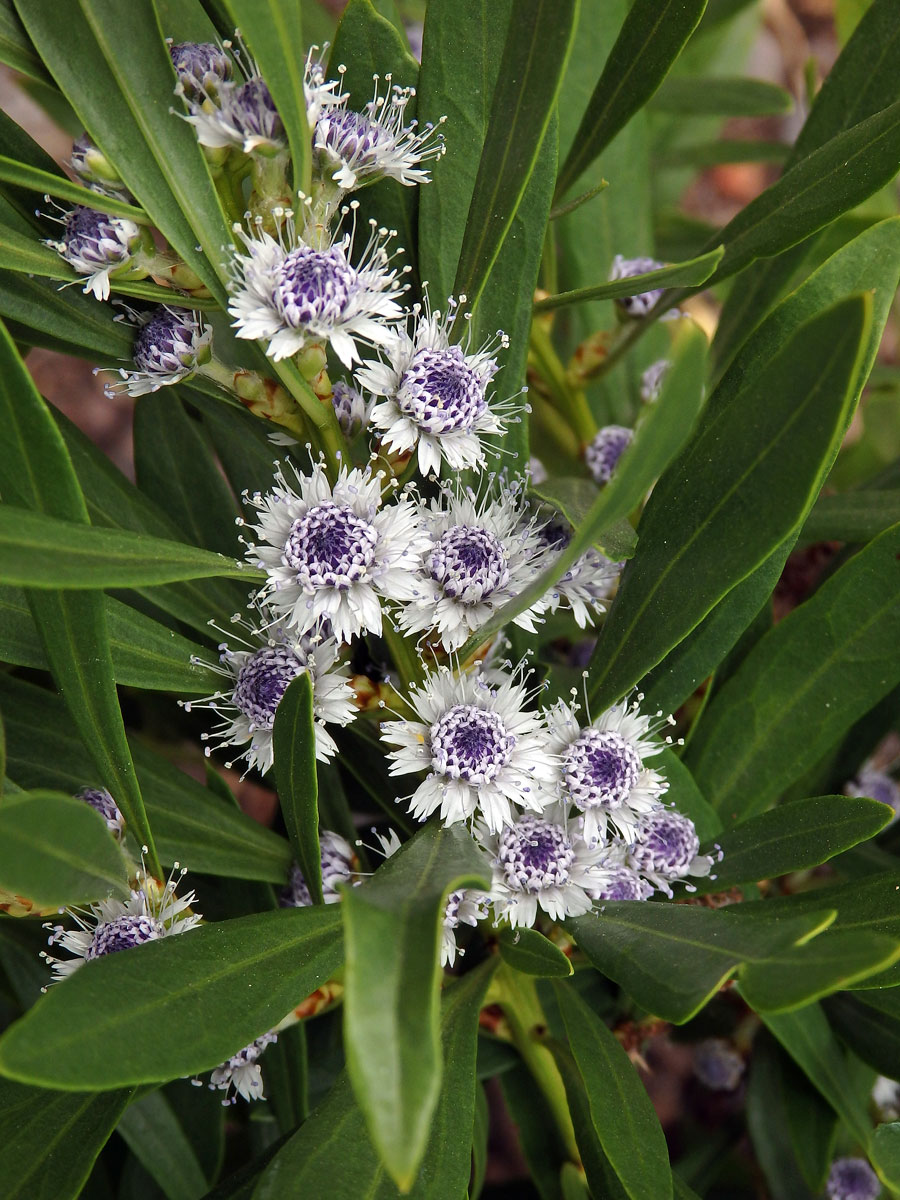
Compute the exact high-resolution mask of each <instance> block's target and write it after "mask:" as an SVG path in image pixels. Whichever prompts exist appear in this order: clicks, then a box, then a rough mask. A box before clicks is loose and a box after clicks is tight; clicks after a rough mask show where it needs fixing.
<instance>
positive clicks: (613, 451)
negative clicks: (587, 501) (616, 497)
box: [584, 425, 634, 483]
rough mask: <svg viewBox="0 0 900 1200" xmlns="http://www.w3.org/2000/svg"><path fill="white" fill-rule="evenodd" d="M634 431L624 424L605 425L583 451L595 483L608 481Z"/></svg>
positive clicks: (628, 444)
mask: <svg viewBox="0 0 900 1200" xmlns="http://www.w3.org/2000/svg"><path fill="white" fill-rule="evenodd" d="M633 437H634V433H633V431H632V430H630V429H626V428H625V426H624V425H606V426H605V427H604V428H603V429H601V430H600V432H599V433H598V434H597V436H596V437H595V438H594V440H593V441H592V442H591V444H590V445H589V446H588V448H587V449H586V450H585V452H584V461H585V462H586V463H587V467H588V470H589V471H590V473H591V474H592V475H593V477H594V479H595V480H596V481H597V483H608V482H609V480H610V477H611V476H612V473H613V471H614V470H615V469H616V464H617V463H618V461H619V459H620V458H621V457H622V454H623V452H624V451H625V450H626V449H627V448H628V447H629V446H630V445H631V439H632V438H633Z"/></svg>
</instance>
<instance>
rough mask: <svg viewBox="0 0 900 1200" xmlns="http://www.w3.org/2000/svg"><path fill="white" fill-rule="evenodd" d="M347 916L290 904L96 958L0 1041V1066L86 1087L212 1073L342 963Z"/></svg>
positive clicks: (34, 1078) (22, 1075)
mask: <svg viewBox="0 0 900 1200" xmlns="http://www.w3.org/2000/svg"><path fill="white" fill-rule="evenodd" d="M340 922H341V914H340V912H339V911H338V906H337V905H323V906H321V907H315V908H292V909H287V908H284V909H278V910H277V911H275V912H267V913H257V914H255V915H253V916H249V917H239V918H237V919H236V920H233V921H219V922H216V923H214V924H210V925H202V926H199V927H198V928H196V929H191V930H188V932H187V933H181V934H174V935H171V936H169V937H167V938H161V939H159V940H157V941H155V942H146V943H145V944H144V945H142V946H136V947H134V948H133V949H132V950H130V951H126V952H121V953H119V954H110V955H108V956H106V957H105V958H98V959H95V960H93V961H92V962H89V963H85V965H84V966H82V967H80V968H79V969H78V970H77V971H75V972H74V974H72V975H71V976H70V977H69V978H68V979H66V981H65V983H63V984H61V985H59V986H58V987H55V988H51V989H50V990H49V991H48V992H47V994H46V995H45V996H42V997H41V999H40V1000H39V1001H38V1002H37V1004H36V1005H35V1006H34V1007H33V1008H32V1009H30V1010H29V1011H28V1012H27V1013H26V1014H25V1016H24V1017H22V1018H21V1019H20V1020H19V1021H16V1022H15V1023H14V1024H13V1025H12V1026H10V1028H9V1029H8V1030H7V1031H6V1033H5V1034H4V1035H3V1037H2V1038H0V1072H2V1073H3V1074H4V1075H7V1076H9V1077H10V1078H13V1079H18V1080H20V1081H21V1082H26V1083H38V1084H42V1085H43V1086H45V1087H59V1088H63V1089H65V1090H73V1091H77V1090H84V1089H86V1088H87V1089H91V1090H105V1089H107V1088H113V1087H121V1086H124V1085H129V1084H132V1083H153V1082H163V1081H165V1080H168V1079H174V1078H176V1077H180V1076H184V1075H194V1074H197V1073H198V1072H200V1071H208V1070H211V1069H212V1068H213V1067H216V1066H218V1065H219V1064H220V1063H222V1062H224V1061H225V1059H227V1058H229V1057H230V1056H231V1055H232V1054H235V1053H236V1052H237V1051H238V1050H239V1049H241V1047H243V1046H246V1045H247V1044H248V1043H249V1042H251V1041H253V1039H254V1038H257V1037H260V1036H261V1035H262V1034H263V1033H265V1032H267V1031H268V1030H269V1029H271V1028H272V1027H273V1026H274V1025H277V1024H278V1022H279V1021H280V1020H281V1019H282V1017H283V1016H284V1015H285V1013H287V1012H289V1011H290V1010H291V1009H292V1008H293V1007H294V1006H295V1005H296V1004H299V1003H300V1001H301V1000H303V999H304V998H305V997H306V996H308V995H309V993H310V992H312V991H314V990H315V989H316V988H317V987H319V986H320V985H321V984H323V983H324V982H325V981H326V980H327V979H328V978H329V976H330V975H331V974H332V973H333V972H334V971H335V970H336V969H337V967H338V966H339V965H340V962H341V957H342V944H341V936H340Z"/></svg>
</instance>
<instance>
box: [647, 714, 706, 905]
mask: <svg viewBox="0 0 900 1200" xmlns="http://www.w3.org/2000/svg"><path fill="white" fill-rule="evenodd" d="M644 711H645V712H647V711H652V707H651V706H646V707H645V709H644ZM653 766H654V769H655V770H657V771H659V772H661V774H663V775H665V777H666V779H667V780H668V783H669V790H668V791H667V792H666V803H667V804H674V806H675V807H676V808H677V809H678V811H679V812H680V813H684V815H685V816H686V817H690V818H691V820H692V821H693V822H694V826H695V828H696V830H697V835H698V837H699V838H700V840H701V841H707V840H711V839H713V838H715V839H716V840H717V841H718V840H719V839H718V838H717V837H716V835H717V834H718V833H719V831H720V829H721V828H722V821H721V818H720V817H719V814H718V813H717V812H716V810H715V809H714V808H713V807H712V806H711V805H710V803H709V801H708V800H707V799H706V797H705V796H704V795H703V793H702V792H701V791H700V789H699V788H698V787H697V783H696V781H695V779H694V777H693V775H692V774H691V773H690V771H689V770H688V769H687V767H686V766H685V765H684V763H683V762H682V760H681V759H680V758H679V757H678V755H677V754H676V753H675V751H674V750H673V749H671V747H669V746H666V747H665V748H664V749H662V750H660V751H659V752H658V753H657V754H655V755H654V756H653ZM694 882H695V883H696V884H697V887H698V890H701V884H705V883H706V882H707V881H706V880H705V879H698V880H694ZM710 890H712V891H720V890H721V889H720V887H719V884H718V883H716V886H715V888H711V889H710Z"/></svg>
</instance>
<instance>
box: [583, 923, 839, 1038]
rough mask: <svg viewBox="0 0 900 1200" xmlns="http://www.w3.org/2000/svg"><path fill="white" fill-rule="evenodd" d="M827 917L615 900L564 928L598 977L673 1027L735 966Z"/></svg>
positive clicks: (801, 935) (807, 932) (808, 932)
mask: <svg viewBox="0 0 900 1200" xmlns="http://www.w3.org/2000/svg"><path fill="white" fill-rule="evenodd" d="M759 907H760V908H762V909H763V910H764V909H765V905H761V906H759ZM830 918H831V914H825V915H824V916H823V914H822V913H819V912H813V913H808V914H807V915H806V916H798V917H796V918H793V917H790V916H785V917H769V916H768V915H767V914H766V913H765V911H763V912H761V913H760V915H759V916H757V915H755V914H754V915H753V917H752V919H751V918H750V917H747V918H745V919H744V920H742V921H740V922H738V921H736V920H735V919H734V918H733V917H732V916H731V915H730V914H729V913H727V912H725V911H723V910H721V909H719V910H715V909H706V908H694V907H687V906H684V905H678V904H647V903H638V902H635V901H617V902H615V903H606V904H604V905H603V911H602V913H597V914H594V913H591V914H588V915H587V916H584V917H576V918H575V919H574V920H569V921H567V922H566V926H567V928H568V929H570V930H571V932H572V935H573V937H574V938H575V940H576V942H577V943H578V947H579V949H580V950H582V951H583V952H584V953H585V954H586V955H587V957H588V958H589V959H590V961H591V963H592V964H593V965H594V966H595V967H596V968H597V970H598V971H602V973H603V974H604V975H607V976H609V978H610V979H613V980H615V982H616V983H618V984H619V985H620V986H621V987H623V988H624V989H625V991H626V992H628V994H629V995H630V996H631V997H632V998H633V999H634V1000H636V1001H637V1003H638V1004H640V1005H641V1006H642V1007H644V1008H646V1009H647V1010H648V1011H649V1012H652V1013H655V1014H656V1015H657V1016H660V1017H663V1018H664V1019H665V1020H667V1021H673V1022H674V1023H676V1024H680V1023H682V1022H684V1021H688V1020H690V1018H691V1017H692V1016H694V1014H695V1013H697V1012H698V1011H699V1010H700V1009H701V1008H702V1007H703V1005H704V1004H705V1003H706V1001H707V1000H708V999H709V998H710V996H712V995H714V994H715V992H716V991H718V989H719V988H720V987H721V986H722V984H723V983H724V982H725V980H726V979H728V978H729V977H730V976H731V975H732V974H733V973H734V971H735V970H736V969H737V967H738V965H739V964H740V963H742V962H754V961H763V960H765V959H767V958H770V957H772V956H773V955H776V954H777V952H778V951H779V950H782V949H786V948H787V947H789V946H792V945H794V944H795V943H797V942H800V941H802V940H803V939H805V938H808V937H811V936H813V935H814V934H815V933H816V932H817V931H818V930H819V929H821V928H822V927H823V925H827V924H828V921H829V919H830Z"/></svg>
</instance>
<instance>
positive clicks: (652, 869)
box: [629, 804, 722, 897]
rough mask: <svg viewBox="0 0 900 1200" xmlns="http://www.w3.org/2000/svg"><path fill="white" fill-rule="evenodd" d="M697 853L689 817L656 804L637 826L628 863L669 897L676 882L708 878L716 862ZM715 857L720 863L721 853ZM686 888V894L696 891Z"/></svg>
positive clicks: (691, 885)
mask: <svg viewBox="0 0 900 1200" xmlns="http://www.w3.org/2000/svg"><path fill="white" fill-rule="evenodd" d="M699 851H700V839H699V838H698V837H697V830H696V829H695V828H694V822H693V821H692V820H691V819H690V817H686V816H684V814H683V813H680V812H678V810H677V809H674V808H666V807H665V806H664V805H662V804H657V805H656V806H655V807H654V808H652V809H651V810H650V811H649V812H646V813H644V814H643V815H642V816H641V819H640V821H639V822H638V826H637V829H636V831H635V836H634V842H633V844H632V846H631V847H630V848H629V861H630V863H631V865H632V866H633V867H634V868H635V870H636V871H640V873H641V874H642V875H643V876H644V877H645V878H646V879H648V880H649V881H650V882H651V883H652V884H653V885H654V887H657V888H658V889H659V890H660V891H661V892H665V894H666V895H667V896H670V897H671V895H672V888H671V884H672V883H675V882H676V881H677V880H683V879H685V878H686V877H687V876H688V875H693V876H695V877H697V878H702V877H703V876H705V875H709V873H710V871H711V870H712V867H713V864H714V862H715V861H716V859H715V857H714V856H713V855H710V854H700V853H699ZM718 857H719V859H721V857H722V852H721V851H719V855H718ZM685 887H686V889H687V891H689V892H692V891H696V888H694V886H693V884H690V883H687V884H685Z"/></svg>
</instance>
